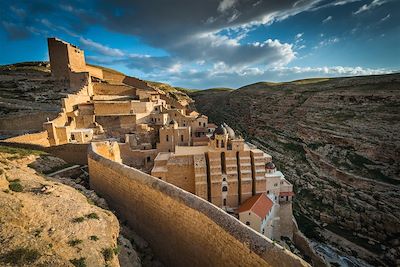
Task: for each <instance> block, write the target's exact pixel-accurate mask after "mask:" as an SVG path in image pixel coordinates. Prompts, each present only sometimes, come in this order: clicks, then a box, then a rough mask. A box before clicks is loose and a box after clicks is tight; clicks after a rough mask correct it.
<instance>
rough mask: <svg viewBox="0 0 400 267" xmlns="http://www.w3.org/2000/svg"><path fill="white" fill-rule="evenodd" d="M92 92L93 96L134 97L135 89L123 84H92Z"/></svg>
mask: <svg viewBox="0 0 400 267" xmlns="http://www.w3.org/2000/svg"><path fill="white" fill-rule="evenodd" d="M93 92H94V94H95V95H120V96H134V95H136V89H135V88H133V87H131V86H127V85H124V84H108V83H94V84H93Z"/></svg>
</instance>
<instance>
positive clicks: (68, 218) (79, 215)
mask: <svg viewBox="0 0 400 267" xmlns="http://www.w3.org/2000/svg"><path fill="white" fill-rule="evenodd" d="M39 154H41V153H40V152H37V151H28V150H24V149H16V148H9V147H1V146H0V207H1V208H0V247H1V250H0V266H22V265H24V266H104V265H106V264H107V265H108V266H120V264H119V261H118V257H117V256H115V254H116V253H115V252H117V250H118V249H117V247H118V246H117V238H118V236H119V223H118V220H117V218H116V217H115V216H114V214H113V213H112V212H110V211H108V210H104V209H102V208H99V207H97V206H95V205H92V204H90V203H89V202H88V199H87V198H86V197H85V196H84V195H83V194H81V193H80V192H79V191H77V190H75V189H73V188H71V187H69V186H65V185H63V184H60V183H57V182H54V181H51V180H49V179H46V178H45V177H44V176H42V175H40V174H39V173H36V171H35V170H34V169H32V168H30V167H29V166H28V165H29V164H31V163H33V162H35V161H36V159H37V158H38V157H39ZM60 161H61V160H59V159H56V158H54V157H52V162H53V163H59V162H60Z"/></svg>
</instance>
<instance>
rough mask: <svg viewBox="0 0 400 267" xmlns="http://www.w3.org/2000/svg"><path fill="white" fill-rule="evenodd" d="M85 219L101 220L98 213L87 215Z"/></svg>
mask: <svg viewBox="0 0 400 267" xmlns="http://www.w3.org/2000/svg"><path fill="white" fill-rule="evenodd" d="M85 217H86V218H88V219H96V220H98V219H100V218H99V215H97V213H94V212H92V213H89V214H87V215H85Z"/></svg>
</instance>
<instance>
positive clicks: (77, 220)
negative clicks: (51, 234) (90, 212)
mask: <svg viewBox="0 0 400 267" xmlns="http://www.w3.org/2000/svg"><path fill="white" fill-rule="evenodd" d="M84 220H85V217H82V216H81V217H76V218H73V219H72V222H73V223H81V222H83V221H84Z"/></svg>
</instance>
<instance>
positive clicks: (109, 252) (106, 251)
mask: <svg viewBox="0 0 400 267" xmlns="http://www.w3.org/2000/svg"><path fill="white" fill-rule="evenodd" d="M101 254H103V257H104V260H105V261H110V260H112V259H113V258H114V249H113V248H103V249H102V250H101Z"/></svg>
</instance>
